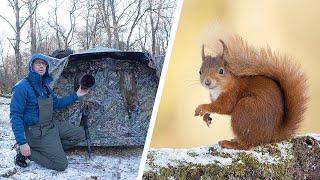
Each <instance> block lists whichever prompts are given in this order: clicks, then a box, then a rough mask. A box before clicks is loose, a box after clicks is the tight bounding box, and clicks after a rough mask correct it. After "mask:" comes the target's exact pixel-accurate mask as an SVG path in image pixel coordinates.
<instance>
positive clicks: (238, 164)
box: [143, 144, 293, 179]
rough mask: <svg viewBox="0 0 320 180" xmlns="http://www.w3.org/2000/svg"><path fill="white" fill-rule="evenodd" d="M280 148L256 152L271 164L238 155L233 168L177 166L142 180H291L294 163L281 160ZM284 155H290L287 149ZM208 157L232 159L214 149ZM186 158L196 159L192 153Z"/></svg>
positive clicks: (271, 147) (144, 177) (234, 159)
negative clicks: (233, 179)
mask: <svg viewBox="0 0 320 180" xmlns="http://www.w3.org/2000/svg"><path fill="white" fill-rule="evenodd" d="M279 148H280V147H279V146H277V145H275V144H272V145H268V146H264V147H261V148H258V149H255V152H257V153H259V154H262V155H264V154H268V155H270V156H271V157H272V158H275V159H276V162H274V163H270V162H259V160H258V159H257V158H256V157H255V156H254V155H252V153H248V152H238V153H237V155H236V156H235V157H234V158H233V161H232V164H231V165H228V166H220V165H219V163H217V162H216V163H211V164H206V165H204V164H193V163H183V162H180V166H178V167H158V169H160V171H158V172H145V173H144V176H143V179H168V177H173V178H174V179H230V178H240V179H265V178H271V179H291V178H292V177H291V175H290V173H289V172H288V169H289V167H292V166H293V160H292V159H288V157H290V156H288V157H282V156H281V151H280V149H279ZM281 148H283V147H281ZM286 151H287V152H288V153H289V154H290V153H291V149H290V148H289V149H286ZM208 153H210V154H212V155H213V156H220V157H224V158H231V157H232V156H233V155H231V154H228V153H225V152H220V151H219V150H216V149H213V148H210V151H209V152H208ZM188 155H190V156H192V157H196V156H199V155H197V154H196V153H193V152H191V153H188ZM150 158H151V159H152V158H154V157H150ZM150 167H151V166H150Z"/></svg>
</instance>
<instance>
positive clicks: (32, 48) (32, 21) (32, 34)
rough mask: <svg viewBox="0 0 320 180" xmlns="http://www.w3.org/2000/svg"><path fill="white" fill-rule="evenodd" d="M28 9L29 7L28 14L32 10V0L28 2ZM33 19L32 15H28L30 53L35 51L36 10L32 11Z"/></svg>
mask: <svg viewBox="0 0 320 180" xmlns="http://www.w3.org/2000/svg"><path fill="white" fill-rule="evenodd" d="M28 9H29V14H32V11H33V6H32V2H31V1H29V2H28ZM34 17H35V18H34V19H33V16H30V19H29V22H30V40H31V43H30V54H33V53H36V52H37V37H36V22H37V18H36V12H34Z"/></svg>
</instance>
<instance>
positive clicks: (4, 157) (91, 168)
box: [0, 97, 142, 180]
mask: <svg viewBox="0 0 320 180" xmlns="http://www.w3.org/2000/svg"><path fill="white" fill-rule="evenodd" d="M9 103H10V99H5V98H1V97H0V179H130V180H131V179H135V178H136V176H137V174H138V169H139V163H140V158H141V154H142V148H108V149H105V148H104V149H101V148H100V149H96V150H95V151H94V156H93V158H92V159H91V160H88V159H87V158H86V157H87V156H86V152H85V151H84V150H81V149H80V150H73V151H71V152H67V154H68V155H67V157H68V161H69V166H68V168H67V169H66V170H65V171H63V172H58V171H55V170H48V169H46V168H43V167H41V166H39V165H37V164H35V163H34V162H30V164H29V166H28V167H27V168H20V167H19V166H15V165H14V163H13V158H14V155H15V154H16V153H15V151H14V150H12V151H11V147H12V145H13V144H14V143H15V140H14V136H13V133H12V131H11V125H10V122H9Z"/></svg>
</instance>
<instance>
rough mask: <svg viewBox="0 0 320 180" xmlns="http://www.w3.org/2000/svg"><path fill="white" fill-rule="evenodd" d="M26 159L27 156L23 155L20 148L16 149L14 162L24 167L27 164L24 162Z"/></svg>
mask: <svg viewBox="0 0 320 180" xmlns="http://www.w3.org/2000/svg"><path fill="white" fill-rule="evenodd" d="M27 159H28V158H27V157H25V156H23V155H22V154H21V152H20V150H18V151H17V155H16V156H15V157H14V164H15V165H18V166H20V167H23V168H25V167H27V166H28V163H27V162H26V160H27Z"/></svg>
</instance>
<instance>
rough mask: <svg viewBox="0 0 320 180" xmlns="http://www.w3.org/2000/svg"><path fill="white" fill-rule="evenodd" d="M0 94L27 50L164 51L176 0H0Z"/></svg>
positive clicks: (23, 64)
mask: <svg viewBox="0 0 320 180" xmlns="http://www.w3.org/2000/svg"><path fill="white" fill-rule="evenodd" d="M0 2H1V4H2V7H1V8H0V23H1V29H0V95H1V94H2V95H6V94H9V93H10V91H11V87H12V86H13V85H14V84H15V83H16V82H17V81H18V80H19V79H21V78H22V77H24V76H25V75H26V73H27V63H28V59H29V57H30V55H31V54H32V53H43V54H46V55H49V54H51V53H52V52H53V51H55V50H58V49H60V50H61V49H66V48H71V49H72V50H74V51H75V52H79V51H83V50H87V49H90V48H95V47H100V46H103V47H108V48H114V49H119V50H123V51H142V52H146V51H148V52H150V53H151V54H152V55H154V56H155V55H165V52H166V48H167V46H168V41H169V35H170V29H171V26H172V22H173V12H174V10H175V6H176V4H175V0H126V1H121V0H70V1H65V0H46V1H45V0H0Z"/></svg>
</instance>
